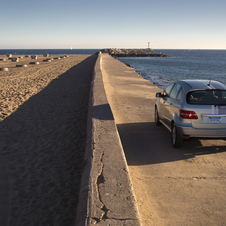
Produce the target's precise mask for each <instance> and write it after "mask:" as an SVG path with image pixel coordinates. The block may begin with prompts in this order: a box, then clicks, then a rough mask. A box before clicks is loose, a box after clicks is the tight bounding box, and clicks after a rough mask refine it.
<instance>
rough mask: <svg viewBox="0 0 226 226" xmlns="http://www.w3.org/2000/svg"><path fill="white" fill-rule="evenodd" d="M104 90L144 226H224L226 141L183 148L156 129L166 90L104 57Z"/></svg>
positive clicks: (201, 142) (188, 144)
mask: <svg viewBox="0 0 226 226" xmlns="http://www.w3.org/2000/svg"><path fill="white" fill-rule="evenodd" d="M102 62H103V63H102V72H103V79H104V86H105V90H106V94H107V97H108V101H109V104H110V106H111V109H112V112H113V115H114V118H115V122H116V125H117V129H118V132H119V135H120V138H121V142H122V145H123V149H124V152H125V156H126V160H127V163H128V167H129V172H130V176H131V179H132V184H133V188H134V191H135V197H136V200H137V205H138V209H139V214H140V217H141V223H142V225H144V226H148V225H156V226H160V225H162V226H165V225H175V226H176V225H178V226H181V225H224V224H225V222H226V215H225V203H226V190H225V183H226V177H225V175H226V169H225V165H226V141H224V140H192V141H188V142H184V145H183V147H182V148H181V149H179V150H178V149H174V148H172V147H171V144H170V133H169V131H168V130H167V129H166V128H165V127H163V126H159V127H158V126H156V125H155V124H154V104H155V101H156V98H155V93H156V92H160V91H161V90H160V89H159V88H157V87H156V86H155V85H153V84H152V83H150V82H149V81H147V80H145V79H143V78H142V77H141V76H139V75H138V74H137V73H136V72H135V71H134V70H133V69H132V68H129V67H127V66H126V65H124V64H123V63H121V62H119V61H118V60H115V59H114V58H112V57H110V56H109V55H106V54H103V57H102Z"/></svg>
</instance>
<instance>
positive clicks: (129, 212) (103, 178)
mask: <svg viewBox="0 0 226 226" xmlns="http://www.w3.org/2000/svg"><path fill="white" fill-rule="evenodd" d="M76 225H78V226H83V225H84V226H87V225H120V226H121V225H131V226H132V225H133V226H136V225H137V226H138V225H141V223H140V218H139V213H138V208H137V205H136V201H135V197H134V194H133V189H132V184H131V180H130V175H129V170H128V166H127V163H126V159H125V155H124V151H123V148H122V145H121V141H120V138H119V135H118V131H117V127H116V125H115V121H114V117H113V114H112V111H111V108H110V105H109V103H108V100H107V96H106V93H105V89H104V84H103V79H102V72H101V53H99V56H98V58H97V61H96V65H95V68H94V73H93V81H92V85H91V92H90V103H89V116H88V127H87V144H86V153H85V163H84V172H83V176H82V182H81V188H80V194H79V204H78V209H77V221H76Z"/></svg>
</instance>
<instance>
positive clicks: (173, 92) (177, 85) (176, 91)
mask: <svg viewBox="0 0 226 226" xmlns="http://www.w3.org/2000/svg"><path fill="white" fill-rule="evenodd" d="M180 88H181V86H180V85H179V84H177V83H176V84H175V86H174V87H173V89H172V91H171V93H170V98H173V99H176V97H177V94H178V93H179V90H180Z"/></svg>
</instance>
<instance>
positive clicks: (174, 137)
mask: <svg viewBox="0 0 226 226" xmlns="http://www.w3.org/2000/svg"><path fill="white" fill-rule="evenodd" d="M182 143H183V139H181V138H180V137H179V136H178V133H177V128H176V125H175V123H173V124H172V128H171V144H172V146H173V147H174V148H179V147H181V145H182Z"/></svg>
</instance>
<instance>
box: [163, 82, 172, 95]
mask: <svg viewBox="0 0 226 226" xmlns="http://www.w3.org/2000/svg"><path fill="white" fill-rule="evenodd" d="M173 86H174V83H171V84H169V85H168V86H167V87H166V88H165V90H164V95H167V96H169V94H170V91H171V89H172V87H173Z"/></svg>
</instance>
